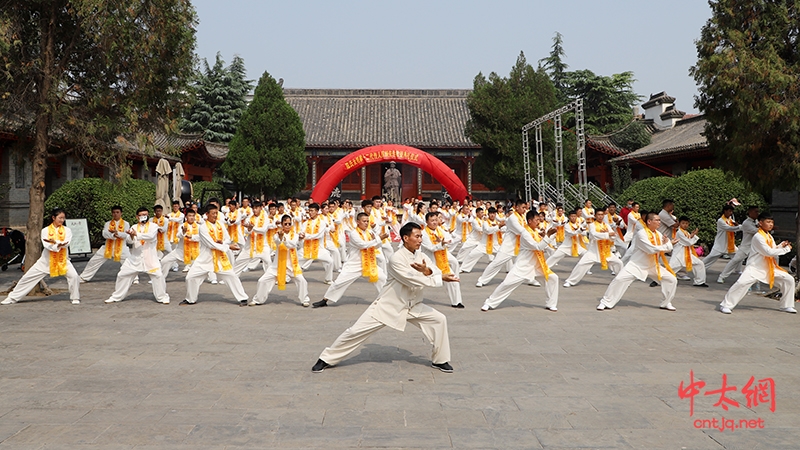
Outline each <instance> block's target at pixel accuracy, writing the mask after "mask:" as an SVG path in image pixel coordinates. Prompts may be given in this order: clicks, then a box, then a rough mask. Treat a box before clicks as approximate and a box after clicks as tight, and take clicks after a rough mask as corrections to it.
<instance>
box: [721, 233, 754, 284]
mask: <svg viewBox="0 0 800 450" xmlns="http://www.w3.org/2000/svg"><path fill="white" fill-rule="evenodd" d="M739 226H740V227H741V230H742V242H741V244H739V248H738V249H737V250H736V254H735V255H733V258H731V260H730V261H728V264H726V265H725V268H724V269H722V273H721V274H719V277H720V278H722V280H723V281H724V280H725V278H728V277H729V276H730V275H731V274H732V273H733V272H735V271H736V270H737V269H739V268H740V267H741V266H742V263H743V262H744V260H745V259H747V256H748V255H750V245H751V243H752V242H753V236H755V235H756V233H758V221H757V220H756V219H751V218H749V217H748V218H747V219H745V220H744V222H742V223H741V225H739Z"/></svg>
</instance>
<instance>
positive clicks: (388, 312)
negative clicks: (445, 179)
mask: <svg viewBox="0 0 800 450" xmlns="http://www.w3.org/2000/svg"><path fill="white" fill-rule="evenodd" d="M400 238H401V239H402V240H403V245H401V246H400V248H399V249H398V250H397V251H396V252H395V253H394V254H393V255H392V257H391V258H389V263H388V264H387V267H388V277H387V280H386V285H385V286H384V287H383V290H382V291H381V293H380V294H379V295H378V298H377V299H376V300H375V301H374V302H372V304H371V305H370V306H369V307H368V308H367V310H366V311H364V313H363V314H361V317H359V318H358V320H357V321H356V323H354V324H353V325H352V326H351V327H350V328H348V329H346V330H345V331H344V333H342V334H341V335H340V336H339V337H338V338H336V340H335V341H334V342H333V344H331V346H330V347H328V348H326V349H325V350H324V351H323V352H322V354H321V355H320V356H319V360H317V363H316V364H314V367H313V368H312V369H311V371H312V372H322V371H323V370H325V368H327V367H330V366H335V365H336V364H338V363H339V362H340V361H342V360H343V359H344V358H346V357H347V355H349V354H350V353H352V352H353V351H355V350H356V348H358V346H359V345H361V343H363V342H364V341H365V340H367V338H369V336H370V335H372V333H374V332H376V331H378V330H380V329H381V328H383V327H385V326H388V327H391V328H394V329H395V330H399V331H403V330H404V329H405V327H406V322H410V323H411V324H412V325H415V326H417V327H419V328H420V330H422V334H424V335H425V337H426V338H427V339H428V340H429V341H430V342H431V343H433V355H432V358H431V359H432V366H433V367H434V368H436V369H439V370H441V371H442V372H452V371H453V367H452V366H451V365H450V338H449V337H448V335H447V318H446V317H445V315H444V314H442V313H440V312H439V311H436V310H435V309H433V308H431V307H430V306H428V305H426V304H424V303H422V292H423V288H424V287H426V286H427V287H437V286H441V285H442V281H446V282H455V281H458V277H457V276H456V275H455V274H452V273H451V274H447V275H442V273H441V272H440V271H439V269H438V268H437V267H436V265H435V264H433V261H431V260H430V258H428V257H427V256H425V255H424V254H423V253H422V252H421V251H419V248H420V246H421V245H422V229H421V227H420V226H419V225H417V224H415V223H407V224H405V225H403V226H402V227H401V228H400Z"/></svg>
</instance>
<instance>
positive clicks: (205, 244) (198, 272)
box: [186, 219, 247, 303]
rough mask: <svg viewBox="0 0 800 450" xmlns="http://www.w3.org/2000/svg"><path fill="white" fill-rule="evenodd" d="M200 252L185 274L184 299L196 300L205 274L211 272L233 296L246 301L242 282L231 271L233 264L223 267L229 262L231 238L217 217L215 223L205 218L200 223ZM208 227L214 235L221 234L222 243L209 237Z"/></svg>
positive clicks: (194, 301) (193, 301)
mask: <svg viewBox="0 0 800 450" xmlns="http://www.w3.org/2000/svg"><path fill="white" fill-rule="evenodd" d="M199 228H200V254H199V255H198V256H197V259H196V260H195V261H194V262H193V263H192V268H191V269H189V272H188V273H187V274H186V301H187V302H189V303H196V302H197V294H198V292H199V291H200V285H201V284H203V279H204V278H205V277H206V275H208V274H210V273H213V274H215V275H216V277H217V278H219V279H220V280H221V281H224V282H225V284H226V285H227V286H228V289H230V290H231V293H232V294H233V297H234V298H235V299H236V300H237V301H239V302H244V301H247V294H246V293H245V292H244V288H243V287H242V282H241V280H239V277H237V276H236V275H235V274H234V273H233V266H231V267H230V268H229V269H226V268H225V267H223V264H224V263H225V262H227V263H228V264H231V262H230V261H231V253H230V247H229V246H230V244H231V240H230V237H229V236H228V230H227V229H226V228H227V227H226V226H223V224H222V222H221V221H220V220H219V219H218V220H217V221H216V222H215V223H211V222H210V221H208V220H206V221H205V223H203V224H202V225H200V227H199ZM210 229H213V230H214V234H215V235H216V236H222V239H221V241H222V243H217V242H216V241H215V240H214V239H213V238H212V237H211V231H210ZM214 252H216V256H217V258H216V259H217V266H216V267H215V265H214V255H215V253H214Z"/></svg>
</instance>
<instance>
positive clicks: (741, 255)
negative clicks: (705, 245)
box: [719, 248, 750, 280]
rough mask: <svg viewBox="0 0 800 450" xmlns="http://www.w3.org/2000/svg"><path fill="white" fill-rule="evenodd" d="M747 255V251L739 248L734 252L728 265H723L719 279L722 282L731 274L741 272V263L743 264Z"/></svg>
mask: <svg viewBox="0 0 800 450" xmlns="http://www.w3.org/2000/svg"><path fill="white" fill-rule="evenodd" d="M749 254H750V252H749V251H745V250H742V249H741V248H739V250H736V254H735V255H733V258H731V259H730V261H728V264H725V268H724V269H722V273H721V274H719V276H720V278H722V279H723V280H724V279H725V278H728V277H729V276H731V274H732V273H733V272H735V271H737V270H741V269H742V263H743V262H744V260H745V259H747V257H748V256H749Z"/></svg>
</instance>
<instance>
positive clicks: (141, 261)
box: [106, 207, 169, 305]
mask: <svg viewBox="0 0 800 450" xmlns="http://www.w3.org/2000/svg"><path fill="white" fill-rule="evenodd" d="M149 213H150V210H149V209H147V208H145V207H142V208H139V209H138V210H137V211H136V218H137V219H138V223H137V224H136V225H134V226H132V227H130V229H129V230H128V232H127V235H128V237H127V238H126V241H127V244H131V245H133V249H132V250H131V254H130V256H129V257H128V259H126V260H125V262H123V263H122V267H120V269H119V273H118V274H117V283H116V285H115V287H114V293H113V294H111V297H109V298H108V299H107V300H106V303H115V302H121V301H122V300H123V299H124V298H125V296H126V295H128V289H130V288H131V283H132V282H133V279H134V277H136V276H137V275H139V273H140V272H144V273H146V274H148V275H150V281H152V282H153V283H152V284H153V295H154V296H155V297H156V301H157V302H158V303H163V304H165V305H166V304H168V303H169V294H167V284H166V282H165V281H164V275H163V273H162V272H161V261H159V260H158V250H156V246H157V241H158V230H159V227H158V225H156V224H155V223H153V222H151V221H150V218H149V217H148V215H149Z"/></svg>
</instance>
